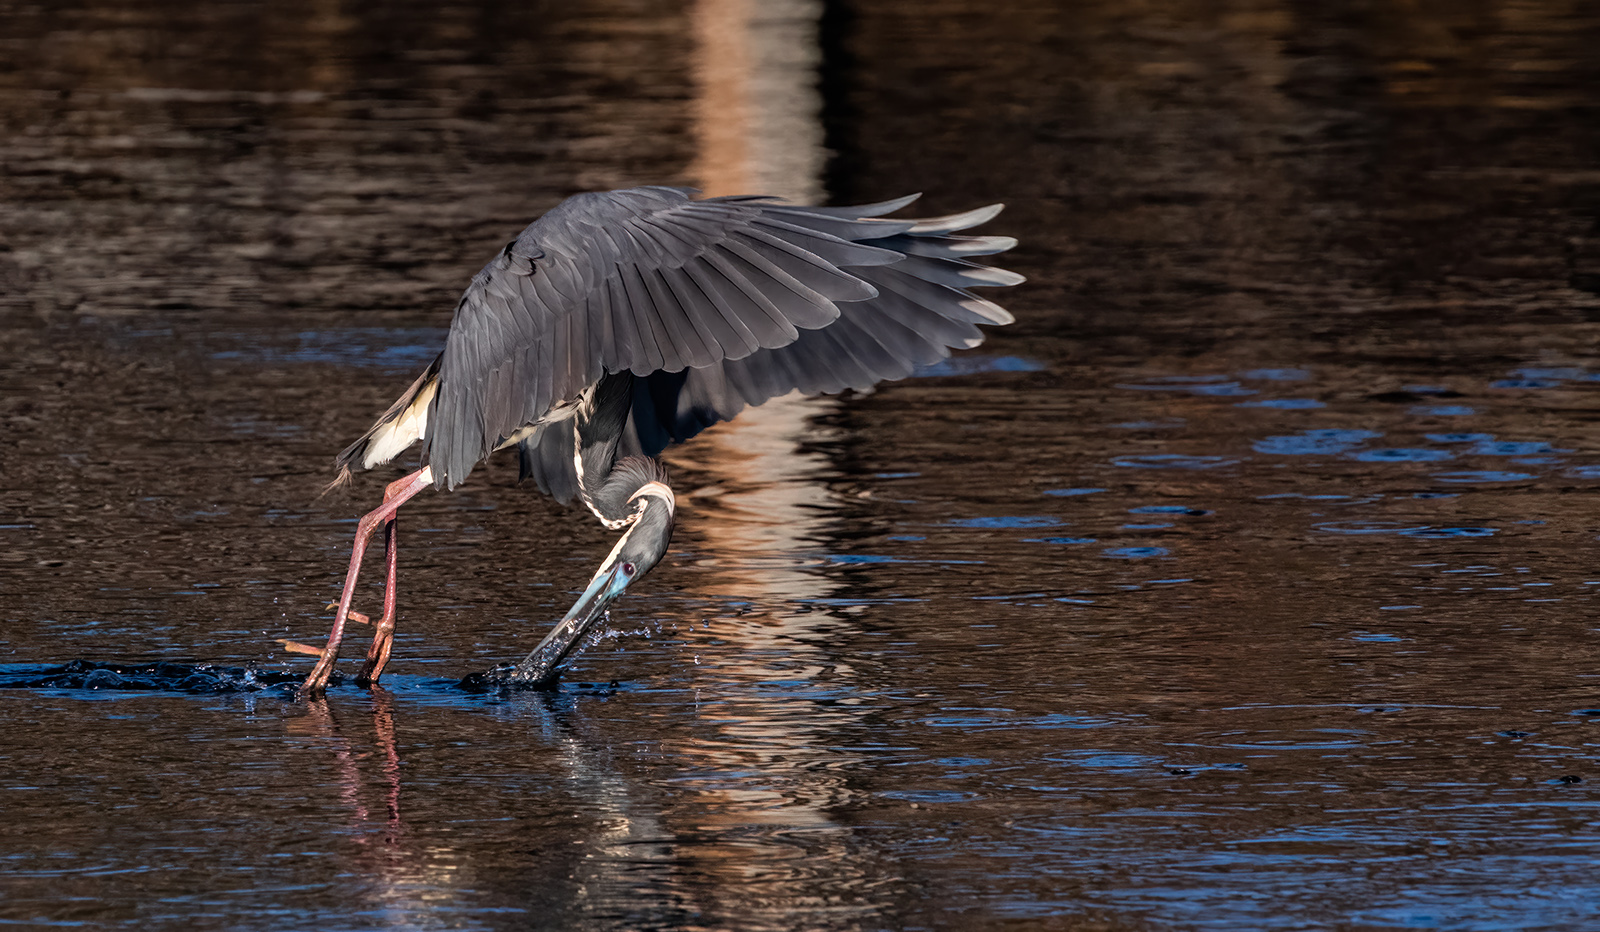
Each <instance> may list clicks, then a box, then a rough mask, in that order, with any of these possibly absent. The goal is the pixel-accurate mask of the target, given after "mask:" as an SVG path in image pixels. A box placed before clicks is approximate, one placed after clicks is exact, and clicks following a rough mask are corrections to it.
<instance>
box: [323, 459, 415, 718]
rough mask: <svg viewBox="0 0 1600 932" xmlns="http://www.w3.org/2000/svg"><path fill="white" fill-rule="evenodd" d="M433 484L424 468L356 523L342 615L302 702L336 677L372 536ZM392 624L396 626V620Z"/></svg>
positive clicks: (387, 604)
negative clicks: (364, 558)
mask: <svg viewBox="0 0 1600 932" xmlns="http://www.w3.org/2000/svg"><path fill="white" fill-rule="evenodd" d="M432 484H433V470H432V469H431V468H429V467H427V466H424V467H422V469H420V470H418V471H417V472H414V473H412V474H411V475H409V476H406V477H405V478H404V479H401V480H400V481H399V482H396V483H393V484H391V485H390V487H389V489H388V490H386V491H385V493H384V498H385V499H386V501H384V503H383V504H382V505H380V506H378V507H377V508H376V509H374V510H373V511H371V512H368V513H367V514H366V515H364V516H362V518H361V520H360V521H358V522H357V523H356V541H355V546H354V547H353V548H352V549H351V553H350V569H349V570H348V571H346V573H345V576H344V591H343V592H342V593H340V595H339V612H338V614H336V615H334V616H333V630H331V631H329V632H328V644H327V646H326V647H324V648H323V649H322V656H321V657H319V658H318V659H317V665H316V666H315V667H314V668H312V670H311V674H310V675H309V676H307V677H306V681H305V682H304V683H302V684H300V691H299V693H297V697H298V698H300V699H309V698H313V697H315V696H320V695H322V692H323V690H325V689H327V687H328V677H330V676H332V675H333V664H334V662H335V661H337V660H338V659H339V642H340V641H341V640H343V639H344V623H345V620H346V619H347V618H348V617H349V615H350V603H351V601H353V600H354V598H355V594H356V578H357V577H358V576H360V575H361V558H362V557H363V556H365V555H366V552H367V541H368V540H369V539H370V538H371V537H372V532H373V531H375V530H377V529H378V526H379V525H381V524H386V523H388V522H389V521H390V519H392V518H393V517H394V513H395V512H396V511H399V510H400V506H401V505H404V504H405V503H406V502H407V501H409V500H410V499H411V497H412V496H413V495H416V494H417V493H418V492H421V491H422V490H423V489H425V488H427V487H428V486H430V485H432ZM396 486H399V489H398V491H395V487H396ZM391 493H392V494H391ZM393 552H394V551H393V548H391V549H390V553H391V554H392V553H393ZM393 571H394V565H393V563H392V562H391V564H390V573H391V575H390V577H389V586H388V594H387V595H386V596H385V599H384V603H385V609H386V612H385V614H386V615H388V614H389V612H388V611H387V610H388V609H390V607H391V604H392V603H391V599H392V594H393V591H394V576H393V575H392V574H393ZM390 623H391V625H392V623H393V619H392V618H391V619H390Z"/></svg>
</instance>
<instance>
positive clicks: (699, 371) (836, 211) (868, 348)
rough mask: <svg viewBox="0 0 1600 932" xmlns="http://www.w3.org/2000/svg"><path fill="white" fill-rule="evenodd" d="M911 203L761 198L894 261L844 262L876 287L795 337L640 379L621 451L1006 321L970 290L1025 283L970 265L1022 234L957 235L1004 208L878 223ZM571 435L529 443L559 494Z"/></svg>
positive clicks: (873, 372)
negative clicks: (816, 203) (796, 202)
mask: <svg viewBox="0 0 1600 932" xmlns="http://www.w3.org/2000/svg"><path fill="white" fill-rule="evenodd" d="M913 199H914V198H902V199H900V200H896V201H889V202H885V203H882V204H873V205H869V206H866V207H855V208H819V207H794V206H789V205H774V204H764V205H762V208H761V209H762V211H763V213H764V214H766V215H767V216H770V217H773V218H775V219H779V220H781V221H782V222H783V223H785V224H788V225H790V226H795V227H801V228H804V229H807V230H810V231H813V232H815V233H818V234H821V235H829V236H835V237H838V238H840V239H844V240H849V241H852V242H856V243H858V244H859V245H862V246H868V247H872V248H874V249H877V250H885V251H889V252H892V253H893V254H894V255H895V257H896V258H895V261H893V262H891V263H887V264H875V265H872V266H867V267H847V268H846V269H845V271H848V272H849V273H851V274H852V275H854V276H856V277H857V278H859V279H860V280H862V281H864V282H866V283H867V284H868V285H870V286H872V290H873V294H872V295H871V296H870V297H866V298H862V299H859V300H854V301H846V302H841V303H839V304H838V305H837V308H838V312H839V315H838V317H837V318H836V319H835V320H833V321H832V322H829V323H826V324H825V325H824V326H822V327H819V328H815V329H803V330H800V331H799V333H798V334H797V335H796V337H795V338H794V339H793V340H792V341H791V342H788V343H786V344H784V345H782V346H777V347H764V348H761V349H758V350H756V351H754V352H751V353H749V354H748V355H741V356H738V357H733V356H728V357H725V358H723V359H722V360H719V361H717V362H714V363H712V364H710V365H706V366H697V367H689V368H686V369H681V370H677V371H671V370H661V371H654V372H651V373H649V374H647V375H643V377H636V378H635V379H634V388H633V391H634V404H633V412H632V416H631V419H630V422H629V431H628V434H627V435H626V436H625V438H624V444H623V448H622V452H642V453H645V454H650V455H654V454H655V453H659V452H660V451H661V450H662V449H663V448H665V447H666V446H667V445H668V444H670V443H672V442H675V441H681V440H686V439H688V438H689V437H692V436H694V435H695V434H697V433H699V432H700V431H702V430H704V429H705V428H707V427H709V426H711V425H712V424H715V423H716V422H718V421H724V420H728V419H730V418H732V417H734V416H735V415H737V414H738V413H739V412H740V411H742V410H743V409H744V408H746V407H749V406H753V405H759V404H761V403H762V402H764V401H766V400H768V399H770V398H774V397H777V396H780V395H785V394H788V393H789V392H791V391H794V390H796V389H798V390H800V391H801V392H804V393H807V394H817V393H827V392H839V391H843V390H844V389H846V388H856V389H864V388H868V387H870V386H872V385H875V384H877V383H878V382H881V381H885V380H892V379H900V378H904V377H906V376H908V375H910V374H911V373H912V372H913V371H915V370H916V369H917V368H918V367H920V366H924V365H928V364H930V363H934V362H937V361H939V360H941V359H944V358H945V357H947V356H949V355H950V351H951V350H952V349H955V348H965V347H972V346H977V345H978V344H979V343H981V342H982V341H983V333H982V331H980V330H979V329H978V327H977V325H978V324H1007V323H1010V322H1011V320H1012V317H1011V315H1010V314H1009V313H1007V312H1006V310H1005V309H1004V308H1002V307H1000V306H999V305H997V304H995V303H993V302H990V301H987V300H984V299H982V298H979V297H977V296H975V295H973V294H971V293H970V292H969V291H968V290H967V289H969V288H974V287H981V286H1001V285H1014V284H1018V283H1020V282H1021V281H1022V280H1023V278H1022V276H1020V275H1018V274H1016V273H1014V272H1009V271H1006V270H1004V269H997V268H992V267H989V266H983V265H978V264H976V263H974V262H972V261H970V257H973V256H985V255H994V254H996V253H1000V252H1004V251H1006V250H1008V249H1010V248H1011V247H1012V246H1015V245H1016V240H1014V239H1012V238H1011V237H1007V236H960V235H954V234H956V233H957V231H960V230H964V229H967V228H969V227H974V226H977V225H979V224H981V223H984V222H987V221H988V220H990V219H992V218H993V217H994V216H995V215H996V214H998V213H999V212H1000V206H999V205H993V206H990V207H984V208H980V209H978V210H974V211H969V212H967V213H963V214H956V215H953V216H949V217H939V218H934V219H929V220H894V221H891V220H878V219H873V218H875V217H876V216H877V215H879V214H884V213H889V212H891V211H894V210H898V209H899V208H901V207H904V206H905V205H906V204H908V203H910V202H911V201H912V200H913ZM570 434H571V432H570V431H567V430H547V431H539V432H538V433H536V434H534V435H532V436H530V437H528V438H526V439H525V440H523V442H522V444H521V447H522V464H523V473H524V475H531V476H533V477H534V478H535V479H536V480H537V481H538V483H539V486H540V488H542V489H544V490H545V491H546V492H549V493H550V494H552V495H554V496H555V497H556V498H557V499H560V500H562V501H567V500H569V499H570V498H571V497H572V495H573V494H574V491H575V489H576V478H575V476H573V475H570V474H571V473H572V467H571V466H570V463H571V461H572V453H571V449H570V446H571V444H570Z"/></svg>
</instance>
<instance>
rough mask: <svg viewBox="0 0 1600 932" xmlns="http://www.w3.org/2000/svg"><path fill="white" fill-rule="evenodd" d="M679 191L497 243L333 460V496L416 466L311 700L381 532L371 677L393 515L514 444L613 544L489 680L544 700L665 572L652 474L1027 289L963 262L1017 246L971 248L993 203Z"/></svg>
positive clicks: (669, 497)
mask: <svg viewBox="0 0 1600 932" xmlns="http://www.w3.org/2000/svg"><path fill="white" fill-rule="evenodd" d="M691 193H692V192H690V191H688V190H685V189H678V188H662V187H647V188H630V189H627V190H622V191H609V192H605V193H596V194H580V195H577V196H575V197H571V198H568V199H567V200H565V201H563V202H561V203H560V204H558V205H557V206H556V207H555V208H554V209H552V210H551V211H549V212H548V213H546V214H545V215H544V216H542V217H540V218H539V219H538V220H535V221H534V222H533V223H532V224H530V225H529V226H528V227H527V229H525V230H523V231H522V233H521V235H519V236H518V237H517V238H516V239H514V240H512V241H511V242H509V243H507V244H506V245H505V248H504V249H502V250H500V253H499V255H497V256H495V257H494V259H492V260H491V261H490V262H489V264H488V265H486V266H484V267H483V270H482V271H480V272H479V273H478V274H477V275H476V276H474V277H473V279H472V284H471V285H470V286H468V288H467V290H466V293H465V294H463V295H462V297H461V300H460V302H459V303H458V304H457V305H456V311H455V318H454V320H452V321H451V323H450V333H449V336H448V337H447V338H446V339H445V347H444V352H442V353H440V354H439V357H438V358H437V359H435V360H434V361H433V364H432V365H430V366H428V369H427V371H426V372H424V373H422V375H421V376H419V377H418V378H417V380H416V381H415V382H413V383H411V387H410V388H408V389H406V391H405V393H404V394H402V395H401V396H400V398H399V400H397V401H396V402H395V403H394V404H393V405H391V406H390V407H389V409H388V410H387V411H385V412H384V413H383V416H382V417H380V418H378V421H377V423H376V424H373V425H372V429H371V430H368V431H367V432H366V433H365V434H364V435H362V437H361V439H359V440H357V441H356V442H355V443H353V444H351V445H350V446H349V447H348V448H346V449H345V450H344V452H342V453H340V454H339V456H338V459H337V460H336V465H337V466H338V468H339V479H338V480H336V482H337V481H342V480H344V479H347V478H348V477H349V474H350V471H351V470H363V469H371V468H372V467H374V466H377V465H379V464H382V463H387V462H389V461H390V460H392V459H394V458H395V457H396V456H398V455H399V454H400V453H402V452H404V451H405V450H406V449H407V448H409V447H410V446H411V445H412V444H413V443H416V442H417V441H421V443H422V450H421V453H422V456H421V466H422V468H421V469H419V470H417V471H416V472H414V473H412V474H410V475H408V476H406V477H404V478H402V479H400V480H398V481H396V482H393V483H391V484H390V485H389V486H388V488H387V489H386V490H385V492H384V500H383V504H382V505H381V506H380V507H379V508H377V509H376V510H374V511H372V512H371V513H370V514H367V515H366V516H364V517H363V518H362V519H361V520H360V522H359V523H358V524H357V527H356V538H355V546H354V549H353V552H352V553H351V555H350V568H349V570H348V572H347V573H346V575H345V580H344V591H343V593H342V594H341V595H340V597H339V604H338V614H337V615H335V616H334V621H333V629H332V631H331V632H330V633H329V635H328V642H327V645H326V646H325V647H323V648H322V650H321V651H320V652H318V651H316V650H315V648H304V646H303V645H293V646H294V647H300V648H302V649H306V650H310V651H312V652H317V653H319V654H320V656H319V659H318V661H317V665H316V667H315V668H314V669H313V670H312V671H311V673H310V675H309V676H307V677H306V680H305V683H304V684H303V685H302V686H301V688H300V695H301V696H302V697H309V696H315V695H319V694H320V693H322V692H323V690H324V689H325V687H326V685H327V682H328V677H329V676H330V675H331V674H332V672H333V665H334V662H335V660H337V658H338V656H339V642H340V640H341V638H342V637H343V635H344V625H345V621H346V620H347V619H355V620H358V621H361V620H365V616H363V615H360V614H359V613H354V612H352V611H351V601H352V599H353V598H354V595H355V585H356V576H357V574H358V573H359V572H360V569H361V560H362V556H363V554H364V553H365V552H366V546H367V541H368V540H369V539H370V537H371V536H372V533H373V531H375V530H376V529H377V528H378V527H380V526H384V525H387V530H386V534H385V543H386V547H387V558H386V563H387V568H388V581H387V583H386V585H385V588H384V597H383V615H382V617H380V618H379V620H378V622H377V623H376V626H375V633H374V635H373V640H372V647H371V649H370V650H369V651H368V653H367V661H366V664H365V666H363V667H362V669H361V673H360V674H359V676H358V677H357V682H358V683H360V684H361V685H370V684H371V683H373V682H376V680H377V679H378V677H379V675H380V674H382V672H383V668H384V665H385V664H386V663H387V662H388V659H389V648H390V641H391V638H392V636H393V632H394V614H395V575H396V568H397V565H396V547H395V544H396V541H395V535H396V532H395V513H396V511H397V510H398V509H399V508H400V506H401V505H403V504H405V502H406V501H407V500H408V499H410V498H411V497H412V496H414V495H416V494H417V493H418V492H421V491H422V490H423V489H425V488H427V487H429V486H432V487H434V488H435V489H439V488H454V487H455V486H457V485H459V484H460V483H461V482H462V481H464V480H465V479H466V478H467V474H468V473H470V472H471V471H472V468H473V466H475V465H476V464H477V463H478V462H479V461H480V460H482V459H483V458H484V457H486V456H488V455H489V454H491V453H493V452H495V451H496V450H502V449H505V448H507V447H516V448H517V451H518V454H519V456H520V458H521V466H522V477H523V478H527V477H529V476H531V477H533V479H534V481H535V482H537V483H538V485H539V488H540V490H541V491H543V492H545V493H546V494H549V495H551V496H552V497H554V498H555V499H556V500H557V501H560V502H561V503H562V504H570V503H571V502H572V501H573V500H574V499H577V500H581V501H582V502H583V504H584V505H585V506H587V507H588V508H589V510H590V511H592V512H594V515H595V517H597V518H599V519H600V521H601V522H602V523H604V524H605V526H606V527H608V528H611V529H613V530H620V531H623V534H622V539H621V540H619V541H618V542H617V545H616V547H615V548H613V549H612V551H611V553H610V554H609V555H608V556H607V557H606V559H605V562H604V563H602V564H601V565H600V569H599V571H598V572H596V573H595V574H594V578H593V579H591V580H590V581H589V585H588V587H587V588H586V589H585V590H584V592H583V595H581V596H580V597H579V598H578V600H577V602H576V604H574V605H573V606H572V609H571V610H570V611H568V612H567V614H566V616H565V617H564V618H563V619H562V620H561V622H560V623H559V624H557V625H556V627H555V629H554V630H553V631H552V632H551V633H550V635H549V636H548V637H546V638H545V639H544V641H543V642H542V643H541V644H540V645H539V646H538V647H537V648H535V649H534V651H533V653H531V654H530V655H528V657H527V658H526V659H525V660H523V661H522V662H521V663H519V664H516V665H515V666H510V665H507V666H504V667H502V668H499V671H498V673H497V674H496V675H497V677H498V680H497V681H499V682H504V683H507V684H519V685H541V684H543V683H545V682H547V681H549V680H551V679H553V678H554V676H555V675H556V673H557V670H558V667H559V665H560V663H561V661H562V660H563V659H564V658H565V657H566V655H567V653H568V652H569V651H570V650H571V649H572V647H573V646H574V645H576V644H577V643H578V642H579V640H580V639H581V638H582V637H583V636H584V634H585V633H587V631H588V630H589V629H590V627H592V626H593V625H594V623H595V622H596V621H597V620H598V619H600V618H602V617H604V615H605V611H606V607H607V606H608V605H610V603H611V602H612V601H614V600H615V599H616V598H617V597H618V596H619V595H621V594H622V592H623V590H624V589H626V588H627V586H628V585H629V584H630V583H632V582H633V581H634V580H636V579H638V578H639V577H641V576H643V575H644V574H645V573H648V572H649V571H650V568H651V567H653V566H655V564H656V562H657V561H659V560H660V559H661V557H662V555H663V554H665V553H666V550H667V542H668V540H670V539H671V537H672V524H673V511H674V509H675V507H676V502H675V500H674V498H673V494H672V487H671V486H670V485H669V484H668V482H667V474H666V471H665V469H664V468H663V467H662V465H661V463H660V462H659V461H658V460H656V459H655V456H656V454H658V453H660V452H661V450H662V449H663V448H665V447H666V446H667V445H668V444H669V443H672V442H674V441H679V440H686V439H688V438H689V437H692V436H694V435H695V434H697V433H699V432H700V431H702V430H704V429H705V428H707V427H709V426H710V425H712V424H714V423H716V422H718V421H723V420H727V419H729V418H732V417H733V416H734V415H736V414H738V413H739V412H740V411H742V410H743V409H744V408H746V407H749V406H753V405H759V404H761V403H762V402H764V401H766V400H768V399H770V398H775V397H777V396H780V395H785V394H788V393H789V392H791V391H794V390H796V389H798V390H799V391H801V392H804V393H807V394H816V393H824V392H840V391H843V390H844V389H846V388H854V389H866V388H869V387H871V386H872V385H874V384H876V383H877V382H880V381H883V380H885V379H900V378H904V377H906V376H908V375H910V374H911V373H912V372H913V371H914V370H915V369H916V368H917V367H919V366H924V365H927V364H929V363H933V362H937V361H938V360H940V359H943V358H945V357H947V356H948V355H949V354H950V350H951V349H952V348H957V347H972V346H977V345H978V344H979V343H981V342H983V333H982V332H981V331H980V330H978V328H977V326H976V325H977V324H1007V323H1010V322H1011V320H1012V317H1011V315H1010V314H1008V313H1007V312H1006V311H1005V309H1004V308H1002V307H1000V306H999V305H997V304H994V303H993V302H990V301H986V300H984V299H982V298H979V297H976V296H974V295H973V294H971V293H970V292H969V291H968V290H967V289H969V288H973V287H976V286H981V285H1015V284H1017V283H1019V282H1021V281H1022V280H1023V279H1022V276H1020V275H1017V274H1016V273H1014V272H1008V271H1006V270H1004V269H997V268H993V267H990V266H984V265H979V264H977V263H974V262H972V261H970V260H969V257H971V256H984V255H993V254H995V253H1000V252H1004V251H1005V250H1007V249H1010V248H1011V247H1012V246H1014V245H1016V240H1014V239H1012V238H1010V237H1006V236H963V235H956V234H957V231H960V230H965V229H967V228H969V227H973V226H977V225H978V224H981V223H984V222H985V221H987V220H989V219H991V218H993V217H994V216H995V215H996V214H998V213H999V212H1000V207H1001V205H998V204H996V205H993V206H990V207H983V208H979V209H977V210H974V211H970V212H968V213H963V214H955V215H952V216H948V217H938V218H934V219H927V220H893V219H887V218H885V217H884V215H885V214H889V213H893V212H894V211H897V210H899V209H900V208H902V207H905V206H906V205H908V204H910V203H911V202H912V201H914V200H915V199H916V196H915V195H912V196H911V197H904V198H900V199H898V200H893V201H885V202H883V203H880V204H869V205H866V206H862V207H801V206H795V205H791V204H788V203H785V202H783V201H781V200H778V199H776V198H770V197H717V198H708V199H705V200H694V199H692V198H691V196H690V195H691Z"/></svg>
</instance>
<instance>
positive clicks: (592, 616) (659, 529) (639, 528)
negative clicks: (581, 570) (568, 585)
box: [562, 482, 677, 630]
mask: <svg viewBox="0 0 1600 932" xmlns="http://www.w3.org/2000/svg"><path fill="white" fill-rule="evenodd" d="M628 501H629V503H630V504H633V505H634V507H635V511H634V518H633V520H632V522H631V523H630V524H629V526H628V531H627V533H625V534H623V535H622V539H621V540H619V541H617V545H616V546H615V547H613V548H612V550H611V554H610V555H609V556H607V557H606V560H605V562H604V563H602V564H600V569H599V570H598V571H596V572H595V574H594V578H592V579H590V580H589V585H588V587H587V588H585V589H584V590H583V595H581V596H579V597H578V601H577V602H574V603H573V605H572V608H571V609H569V610H568V611H567V615H566V617H565V618H564V619H562V620H563V621H574V620H575V621H577V622H578V625H577V627H578V629H580V630H587V629H588V628H589V626H590V625H592V624H593V623H594V622H595V621H597V620H598V619H599V618H600V617H601V616H602V615H604V614H605V611H606V609H607V608H608V607H609V606H610V605H611V603H612V602H615V601H616V600H617V598H618V597H619V596H621V595H622V593H623V592H624V591H625V590H626V589H627V588H628V586H630V585H632V584H633V582H634V581H635V580H637V579H639V578H641V577H643V576H644V574H646V573H648V572H650V570H651V569H652V568H653V567H654V566H655V565H656V564H657V563H660V562H661V558H662V557H663V556H665V555H666V553H667V543H668V542H669V541H671V540H672V522H673V514H674V512H675V511H676V508H677V501H676V499H674V497H673V495H672V489H671V488H670V487H668V486H667V484H666V483H664V482H648V483H646V484H644V485H642V486H640V487H639V489H638V490H637V491H635V492H634V493H633V495H632V496H631V497H630V498H629V499H628Z"/></svg>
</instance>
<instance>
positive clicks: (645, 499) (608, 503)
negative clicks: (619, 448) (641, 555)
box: [588, 456, 677, 529]
mask: <svg viewBox="0 0 1600 932" xmlns="http://www.w3.org/2000/svg"><path fill="white" fill-rule="evenodd" d="M588 498H589V506H590V507H591V508H593V509H594V512H595V514H597V515H599V516H600V520H601V521H603V522H605V525H606V527H609V528H612V529H616V528H623V527H627V526H629V525H631V524H633V523H634V522H635V521H637V520H638V519H639V515H640V514H642V513H643V512H644V509H645V508H646V507H647V506H649V505H650V504H651V503H652V502H656V503H659V504H660V505H662V506H664V507H665V509H666V511H667V513H668V514H669V515H670V514H671V513H672V512H674V511H675V510H676V509H677V498H676V497H675V496H674V495H673V494H672V486H671V485H670V484H669V483H668V480H667V470H666V467H665V466H663V465H661V461H660V460H657V459H654V458H651V457H646V456H625V457H623V458H622V459H620V460H617V462H616V463H615V464H614V465H613V466H612V467H611V471H610V473H609V474H607V476H606V478H605V481H604V483H602V484H601V486H600V488H599V489H597V490H595V491H593V492H591V493H589V495H588Z"/></svg>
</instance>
